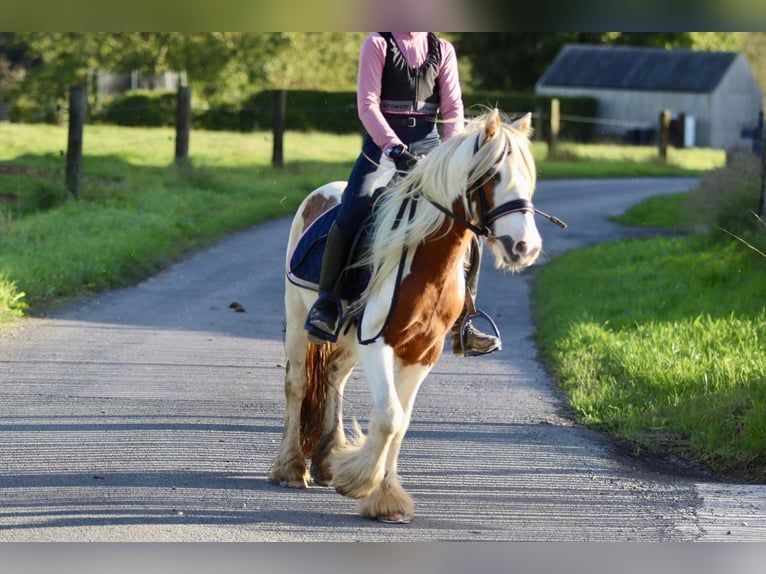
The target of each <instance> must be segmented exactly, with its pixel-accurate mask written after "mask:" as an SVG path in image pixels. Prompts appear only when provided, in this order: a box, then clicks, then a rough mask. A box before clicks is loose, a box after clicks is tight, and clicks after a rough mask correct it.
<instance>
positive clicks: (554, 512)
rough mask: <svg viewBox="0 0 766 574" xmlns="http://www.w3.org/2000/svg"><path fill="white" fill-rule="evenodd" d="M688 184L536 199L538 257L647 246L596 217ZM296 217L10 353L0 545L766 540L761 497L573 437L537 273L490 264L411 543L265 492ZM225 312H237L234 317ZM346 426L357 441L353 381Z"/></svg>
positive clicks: (3, 368) (247, 235) (411, 449)
mask: <svg viewBox="0 0 766 574" xmlns="http://www.w3.org/2000/svg"><path fill="white" fill-rule="evenodd" d="M693 184H694V180H688V179H667V180H666V179H656V180H646V179H643V180H613V181H577V182H563V181H562V182H541V184H540V187H539V191H538V197H537V199H536V203H537V204H538V206H539V207H540V208H541V209H543V210H545V211H549V212H551V213H554V214H555V215H558V216H559V217H561V218H562V219H564V220H566V221H567V222H568V223H569V224H570V227H569V229H568V230H566V231H562V230H560V229H558V228H557V227H554V226H552V225H549V224H547V223H546V222H545V221H544V220H540V222H539V224H540V228H541V232H542V234H543V237H544V240H545V242H546V252H547V254H548V257H553V256H555V255H556V254H558V253H560V252H561V251H563V250H565V249H569V248H572V247H577V246H580V245H587V244H592V243H595V242H598V241H603V240H608V239H614V238H617V237H620V236H625V235H631V234H634V233H635V234H641V233H644V232H643V231H638V230H635V231H631V230H624V229H620V228H618V227H617V226H616V225H614V224H612V223H610V222H608V221H607V219H606V217H607V216H609V215H612V214H618V213H620V212H622V211H623V210H624V209H625V208H626V207H628V206H629V205H631V204H633V203H636V202H638V201H640V200H641V199H643V198H645V197H648V196H651V195H655V194H658V193H670V192H675V191H680V190H684V189H688V188H689V187H691V186H692V185H693ZM288 225H289V221H288V219H287V218H285V219H282V220H279V221H274V222H271V223H267V224H265V225H262V226H258V227H256V228H254V229H252V230H249V231H246V232H243V233H240V234H237V235H234V236H232V237H229V238H227V239H226V240H224V241H222V242H220V243H218V244H216V245H215V246H213V247H211V248H210V249H207V250H205V251H204V252H201V253H198V254H196V255H194V256H192V257H190V258H189V259H188V260H186V261H184V262H182V263H179V264H177V265H175V266H173V267H172V268H170V269H168V270H167V271H166V272H163V273H161V274H159V275H157V276H155V277H153V278H151V279H149V280H147V281H144V282H143V283H141V284H139V285H137V286H136V287H133V288H129V289H123V290H119V291H114V292H110V293H106V294H104V295H101V296H98V297H96V298H94V299H91V300H89V301H86V302H84V303H81V304H77V305H74V306H71V307H68V308H66V309H63V310H61V311H60V312H57V313H56V314H55V315H53V316H51V317H48V318H40V319H32V320H28V321H25V322H24V324H23V326H21V327H19V328H16V329H14V330H12V331H11V332H6V333H3V334H0V415H1V416H0V433H2V437H3V440H2V441H0V541H22V540H23V541H31V540H56V541H64V540H66V541H96V540H97V541H354V540H362V541H447V540H461V541H465V540H482V541H483V540H506V541H527V540H535V541H540V540H556V541H586V540H599V541H601V540H605V541H615V540H619V541H628V540H651V541H676V540H766V505H765V504H764V499H766V496H764V494H766V492H765V491H764V488H763V487H747V486H739V485H726V484H717V483H715V482H713V481H707V480H702V479H700V478H699V477H696V478H695V477H694V476H690V475H688V474H683V473H675V472H669V471H667V469H666V470H665V471H659V470H657V467H656V466H655V467H651V466H646V465H644V464H643V463H642V462H640V461H636V460H632V459H630V458H628V457H626V456H624V455H623V454H622V453H621V452H620V450H619V449H618V448H616V447H615V446H613V445H612V443H611V442H610V441H609V440H608V439H607V438H605V437H603V436H602V435H600V434H598V433H595V432H593V431H589V430H587V429H584V428H582V427H580V426H578V425H575V424H573V423H572V422H571V420H570V419H569V418H568V417H567V416H566V412H565V410H564V408H563V406H562V402H561V400H560V397H559V395H558V394H557V393H556V391H555V390H554V387H553V385H552V382H551V380H550V378H549V376H548V375H547V374H546V372H545V370H544V369H543V367H542V366H541V364H540V363H538V362H537V359H536V351H535V347H534V342H533V339H532V333H533V326H532V323H531V318H530V311H529V291H530V288H531V285H532V281H533V278H534V274H535V273H534V270H532V271H529V272H525V273H523V274H520V275H515V276H508V275H502V274H500V273H498V272H496V271H494V269H492V267H491V262H490V261H489V260H486V261H485V267H484V269H483V271H482V278H481V283H482V285H481V291H480V296H479V302H478V303H479V307H480V308H482V309H484V310H485V311H487V312H489V313H490V315H492V316H493V317H494V318H495V319H496V321H497V323H498V326H499V327H500V330H501V332H502V334H503V340H504V349H503V350H502V351H501V352H500V353H496V354H494V355H491V356H488V357H481V358H471V359H458V358H455V357H452V356H451V355H448V354H445V355H444V357H443V358H442V360H441V361H440V363H439V364H438V365H437V366H436V368H435V369H434V371H433V373H432V374H431V376H430V377H429V379H427V381H426V383H425V384H424V386H423V389H422V391H421V393H420V394H419V397H418V402H417V404H416V408H415V414H414V417H413V423H412V425H411V427H410V432H409V433H408V436H407V438H406V440H405V444H404V447H403V450H402V456H401V459H400V472H401V474H402V479H403V484H404V485H405V487H407V488H408V490H409V491H410V493H411V494H412V496H413V498H414V499H415V502H416V515H415V519H414V521H413V522H412V524H410V525H406V526H389V525H383V524H378V523H376V522H373V521H368V520H365V519H362V518H359V517H358V516H357V515H356V510H355V503H354V501H352V500H348V499H345V498H343V497H341V496H339V495H338V494H336V493H335V492H334V490H332V489H330V488H311V489H308V490H306V491H300V492H299V491H293V490H286V489H282V488H279V487H276V486H273V485H270V484H268V483H267V481H266V476H267V472H268V466H269V462H270V460H271V458H272V456H273V454H274V452H275V449H276V446H277V441H278V440H279V436H280V432H281V410H282V381H283V361H284V353H283V348H282V340H281V338H282V315H283V313H282V289H283V287H282V275H283V262H282V256H283V251H284V246H285V242H286V238H287V233H288ZM233 302H237V303H239V304H240V305H241V306H242V307H244V310H245V312H236V311H234V310H233V309H231V308H230V307H229V305H230V304H231V303H233ZM346 395H347V415H348V416H356V417H358V418H359V419H360V421H361V422H362V423H363V424H364V422H365V421H366V417H367V411H368V407H369V400H368V397H367V390H366V383H365V381H364V379H363V375H362V374H355V375H354V376H353V378H352V380H351V382H350V383H349V385H348V387H347V392H346Z"/></svg>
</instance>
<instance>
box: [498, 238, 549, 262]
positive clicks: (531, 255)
mask: <svg viewBox="0 0 766 574" xmlns="http://www.w3.org/2000/svg"><path fill="white" fill-rule="evenodd" d="M497 239H498V240H499V241H500V243H501V244H502V246H503V251H504V252H505V255H504V257H503V259H504V261H505V263H506V264H507V265H509V266H512V267H526V266H528V265H531V264H532V263H534V262H535V260H536V259H537V256H538V255H539V254H540V247H539V246H537V245H532V244H530V243H528V242H527V241H514V239H513V238H512V237H511V236H510V235H502V236H500V237H498V238H497Z"/></svg>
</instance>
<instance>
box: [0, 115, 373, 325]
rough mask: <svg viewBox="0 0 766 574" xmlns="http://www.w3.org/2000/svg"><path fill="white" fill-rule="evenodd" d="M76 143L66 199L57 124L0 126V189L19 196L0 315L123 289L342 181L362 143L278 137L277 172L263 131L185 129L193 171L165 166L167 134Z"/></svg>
mask: <svg viewBox="0 0 766 574" xmlns="http://www.w3.org/2000/svg"><path fill="white" fill-rule="evenodd" d="M83 141H84V160H83V174H84V175H83V182H82V189H81V192H80V196H81V198H80V200H74V199H72V198H71V197H69V196H68V194H67V193H66V192H65V191H64V189H63V187H64V186H63V180H64V171H63V170H64V165H63V164H64V161H63V157H62V152H61V150H62V148H65V147H66V128H63V127H53V126H37V125H35V126H29V125H9V124H0V158H2V160H0V193H2V194H5V195H8V196H11V195H13V196H16V197H18V198H19V200H18V202H13V203H9V202H6V203H5V206H4V205H3V204H0V310H2V311H0V320H8V319H12V318H14V317H16V316H18V315H20V314H21V313H22V312H24V311H26V310H28V312H33V313H34V312H41V311H44V310H45V309H48V308H50V307H51V306H54V305H57V304H59V303H61V302H63V301H69V300H72V299H73V298H77V297H81V296H83V295H87V294H90V293H94V292H97V291H100V290H103V289H108V288H111V287H115V286H119V285H125V284H129V283H131V282H134V281H137V280H139V279H141V278H143V277H146V276H147V275H149V274H151V273H154V272H156V271H158V270H159V269H161V268H163V267H164V266H166V265H167V264H169V263H170V262H172V261H174V260H176V259H178V258H179V257H181V256H183V255H184V254H185V253H187V252H189V251H191V250H194V249H198V248H200V247H202V246H204V245H207V244H209V242H210V241H212V240H214V239H216V238H219V237H221V236H223V235H225V234H227V233H231V232H234V231H237V230H240V229H244V228H247V227H250V226H252V225H254V224H257V223H258V222H261V221H264V220H267V219H272V218H276V217H282V216H285V215H289V214H290V213H292V212H293V211H294V210H295V208H296V207H297V205H298V203H299V202H300V201H301V199H303V197H305V195H306V193H307V192H308V191H310V190H311V189H313V188H314V187H317V186H319V185H321V184H323V183H325V182H327V181H331V180H333V179H343V178H345V177H346V176H347V174H348V172H349V170H350V167H351V163H352V162H353V160H354V159H355V157H356V154H357V153H358V147H359V143H360V138H359V137H358V136H346V137H341V136H328V135H322V134H312V135H304V134H288V135H287V137H286V144H285V155H286V157H289V158H291V161H290V162H288V164H287V165H286V167H285V169H283V170H275V169H273V168H272V167H271V165H270V163H271V146H272V144H271V138H270V137H268V136H267V134H248V135H245V134H235V133H217V132H215V133H214V132H193V133H192V138H191V147H190V156H191V157H192V158H193V160H192V166H191V167H177V166H175V165H174V164H173V154H174V135H173V131H172V130H168V129H136V128H115V127H105V126H87V127H86V131H85V134H84V137H83ZM11 168H12V169H11ZM19 168H23V169H22V170H21V172H20V173H19ZM3 170H5V172H4V173H2V172H3ZM22 294H24V295H22Z"/></svg>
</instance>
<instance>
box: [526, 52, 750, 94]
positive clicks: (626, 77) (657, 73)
mask: <svg viewBox="0 0 766 574" xmlns="http://www.w3.org/2000/svg"><path fill="white" fill-rule="evenodd" d="M736 57H737V53H736V52H702V51H695V50H664V49H662V48H638V47H628V46H594V45H588V44H567V45H566V46H564V48H563V49H562V50H561V52H559V54H558V55H557V56H556V58H555V59H554V60H553V63H552V64H551V65H550V67H549V68H548V70H547V71H546V72H545V74H543V76H542V77H541V78H540V80H539V81H538V86H545V87H552V86H556V87H587V88H612V89H626V90H662V91H680V92H711V91H713V90H714V89H715V88H716V86H717V85H718V83H719V82H720V81H721V78H722V77H723V75H724V73H726V70H728V69H729V66H731V64H732V62H733V61H734V59H735V58H736Z"/></svg>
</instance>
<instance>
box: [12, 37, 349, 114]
mask: <svg viewBox="0 0 766 574" xmlns="http://www.w3.org/2000/svg"><path fill="white" fill-rule="evenodd" d="M360 37H362V35H360V34H358V33H354V34H341V33H330V32H327V33H294V32H269V33H267V32H258V33H254V32H202V33H190V34H186V33H177V32H109V33H106V32H16V33H5V34H4V38H5V40H6V43H7V44H9V49H10V48H11V47H12V48H15V49H16V50H20V51H22V52H23V53H24V54H25V61H26V69H27V72H28V73H27V75H26V77H25V79H24V81H23V83H22V86H21V87H22V88H23V91H24V93H25V97H26V99H28V100H29V101H31V102H35V103H37V104H38V105H39V104H44V103H50V102H58V103H62V102H64V101H65V99H66V94H67V91H68V88H69V86H71V85H77V84H79V85H86V84H87V83H88V81H89V75H91V74H92V73H93V71H95V70H99V69H106V70H110V71H115V72H129V71H131V70H141V71H142V72H145V73H148V74H156V73H160V72H164V71H168V70H184V71H185V72H186V76H187V78H188V82H189V84H190V85H191V86H192V88H193V90H194V92H195V94H197V95H198V97H199V98H200V100H201V101H203V102H206V103H211V104H213V105H216V104H219V103H220V102H224V101H233V100H240V99H242V98H244V97H246V95H247V94H249V93H252V92H253V91H254V90H263V89H273V88H300V89H305V88H325V89H328V87H329V88H331V89H336V90H337V89H346V90H350V89H353V87H354V84H355V78H356V59H357V53H358V49H359V43H360ZM0 53H2V50H0Z"/></svg>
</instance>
